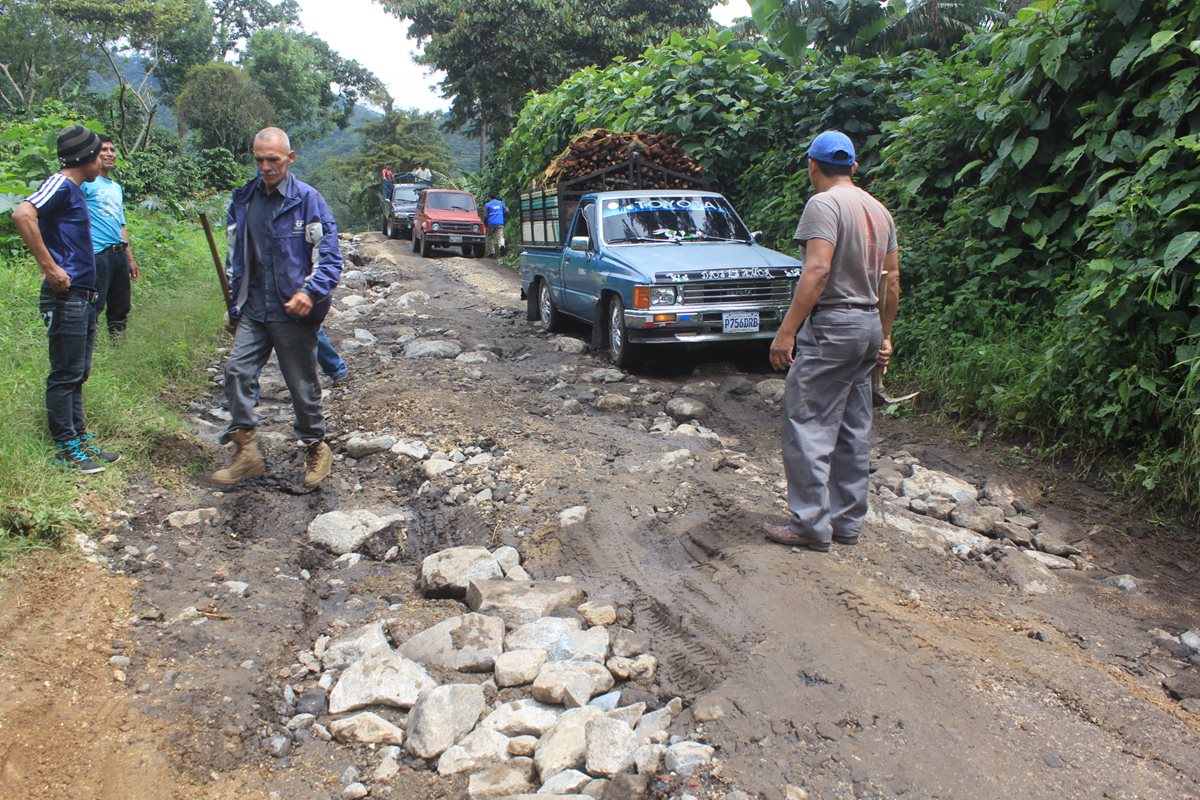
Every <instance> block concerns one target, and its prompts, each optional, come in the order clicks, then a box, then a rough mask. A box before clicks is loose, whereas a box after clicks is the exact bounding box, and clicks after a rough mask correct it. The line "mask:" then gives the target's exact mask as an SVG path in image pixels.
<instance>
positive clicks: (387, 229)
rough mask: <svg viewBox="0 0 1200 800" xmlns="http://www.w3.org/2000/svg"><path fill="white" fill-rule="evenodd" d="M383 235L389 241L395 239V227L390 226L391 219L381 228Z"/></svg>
mask: <svg viewBox="0 0 1200 800" xmlns="http://www.w3.org/2000/svg"><path fill="white" fill-rule="evenodd" d="M383 233H384V235H385V236H387V237H388V238H389V239H395V238H396V226H395V225H393V224H392V218H391V217H388V218H387V223H386V224H385V225H384V226H383Z"/></svg>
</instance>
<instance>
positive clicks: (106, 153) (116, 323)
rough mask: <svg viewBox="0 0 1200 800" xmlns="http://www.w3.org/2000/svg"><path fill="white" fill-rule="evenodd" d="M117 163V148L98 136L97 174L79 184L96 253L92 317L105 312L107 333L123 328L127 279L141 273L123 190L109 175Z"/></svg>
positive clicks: (127, 289) (126, 308)
mask: <svg viewBox="0 0 1200 800" xmlns="http://www.w3.org/2000/svg"><path fill="white" fill-rule="evenodd" d="M116 163H117V148H116V147H115V146H114V145H113V140H112V139H110V138H108V137H107V136H101V137H100V175H99V176H98V177H97V178H96V180H94V181H90V182H88V183H85V184H83V186H80V187H79V188H80V189H82V190H83V196H84V197H86V198H87V204H88V212H89V214H90V215H91V218H92V250H93V251H95V254H96V294H97V299H96V317H97V318H99V316H100V315H101V314H103V313H106V309H107V316H106V321H107V327H108V335H109V336H116V335H119V334H122V333H124V332H125V327H126V326H127V325H128V321H129V308H130V305H131V303H130V281H136V280H137V279H138V278H140V277H141V274H142V273H141V270H139V269H138V265H137V261H135V260H134V258H133V251H132V250H131V249H130V248H129V232H128V230H126V228H125V191H124V190H123V189H122V188H121V184H119V183H117V182H116V181H114V180H113V179H112V178H110V177H109V175H111V174H112V171H113V167H114V166H115V165H116Z"/></svg>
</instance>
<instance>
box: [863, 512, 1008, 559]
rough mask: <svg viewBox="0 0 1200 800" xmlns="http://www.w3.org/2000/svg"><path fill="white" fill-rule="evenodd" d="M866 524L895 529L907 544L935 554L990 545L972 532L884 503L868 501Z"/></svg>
mask: <svg viewBox="0 0 1200 800" xmlns="http://www.w3.org/2000/svg"><path fill="white" fill-rule="evenodd" d="M866 522H867V524H868V525H875V526H888V527H892V528H895V529H896V530H898V531H900V532H902V533H906V534H908V535H909V543H910V544H913V545H916V546H917V547H924V548H926V549H930V550H934V551H937V552H944V551H945V550H947V549H950V548H953V547H957V546H958V545H960V544H961V545H966V546H967V547H970V548H972V549H976V550H983V549H985V548H986V547H987V546H988V542H989V541H990V540H989V539H988V538H987V537H986V536H981V535H979V534H978V533H975V532H974V531H968V530H966V529H964V528H959V527H957V526H955V525H951V524H950V523H949V522H942V521H941V520H937V519H934V518H933V517H926V516H922V515H920V514H914V513H912V512H911V511H909V510H908V509H906V508H903V507H901V506H899V505H897V504H896V503H892V502H888V501H886V500H875V499H873V500H872V501H871V504H870V506H869V507H868V508H867V519H866Z"/></svg>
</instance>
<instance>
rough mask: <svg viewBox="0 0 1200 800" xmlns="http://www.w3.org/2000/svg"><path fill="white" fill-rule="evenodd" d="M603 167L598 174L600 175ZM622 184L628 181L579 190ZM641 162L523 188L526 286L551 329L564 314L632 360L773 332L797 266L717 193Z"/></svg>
mask: <svg viewBox="0 0 1200 800" xmlns="http://www.w3.org/2000/svg"><path fill="white" fill-rule="evenodd" d="M601 173H605V174H601ZM584 183H587V185H591V186H594V185H597V183H600V184H602V185H612V184H614V183H624V184H625V185H627V186H629V188H622V189H614V190H609V191H590V192H584V191H578V190H575V189H573V187H574V186H578V185H581V184H584ZM671 184H674V185H676V186H678V185H681V184H683V185H688V184H690V185H694V186H702V185H703V183H702V182H701V181H697V180H695V179H692V178H689V177H687V176H684V175H681V174H679V173H675V172H671V171H670V170H667V169H665V168H662V167H658V166H657V165H654V164H651V163H648V162H643V161H640V160H639V159H638V158H637V156H636V155H635V156H634V158H633V159H631V160H630V162H627V163H622V164H617V165H614V166H612V167H609V168H607V169H605V170H602V171H601V172H600V173H592V174H590V175H587V176H583V177H581V178H579V179H577V180H574V181H568V182H565V183H560V184H558V186H556V187H555V188H554V189H548V190H533V191H529V192H524V193H522V194H521V197H520V205H519V210H520V215H521V238H522V246H521V248H522V249H521V255H520V267H521V293H522V296H523V297H524V298H525V300H526V303H527V314H526V316H527V318H528V319H529V320H530V321H540V323H541V326H542V328H543V329H544V330H547V331H557V330H560V329H561V327H562V323H563V319H564V317H565V316H570V317H574V318H577V319H579V320H582V321H584V322H586V323H590V324H591V325H592V342H593V346H595V347H597V348H607V349H608V351H609V357H610V359H611V361H612V362H613V363H614V364H616V365H617V366H621V367H628V366H633V365H635V364H636V363H637V361H638V360H639V358H640V356H641V355H642V354H643V348H645V347H648V346H655V347H657V346H666V345H672V344H674V345H679V344H702V343H707V342H736V341H753V340H762V339H772V338H774V336H775V332H776V330H777V329H778V328H779V325H780V323H781V322H782V321H783V316H784V314H785V313H786V311H787V308H788V305H789V304H790V303H791V300H792V293H793V292H794V291H795V287H796V281H797V280H798V278H799V277H800V268H801V263H800V262H799V261H797V260H796V259H794V258H792V257H790V256H787V255H784V254H783V253H778V252H776V251H774V250H769V249H767V248H766V247H763V246H762V245H761V244H759V242H760V240H761V238H762V236H761V234H760V233H758V232H755V233H751V232H750V231H749V230H748V229H747V227H746V225H745V223H743V222H742V220H741V218H740V217H739V216H738V215H737V212H736V211H734V209H733V207H732V206H731V205H730V203H729V201H728V200H726V199H725V198H724V197H723V196H722V195H720V194H718V193H716V192H711V191H705V190H704V189H701V188H696V189H690V188H685V189H655V188H652V187H653V186H655V185H671Z"/></svg>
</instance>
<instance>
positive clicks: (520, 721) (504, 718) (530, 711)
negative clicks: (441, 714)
mask: <svg viewBox="0 0 1200 800" xmlns="http://www.w3.org/2000/svg"><path fill="white" fill-rule="evenodd" d="M561 715H562V709H561V708H556V707H554V706H548V705H546V704H545V703H539V702H538V701H537V700H513V701H512V702H510V703H503V704H501V705H499V706H496V710H495V711H493V712H492V713H491V714H488V715H487V716H486V717H484V718H483V721H482V722H480V723H479V729H480V730H493V731H498V732H500V733H503V734H504V735H505V736H541V735H542V734H543V733H545V732H546V731H548V730H550V729H551V728H553V727H554V724H555V723H556V722H558V718H559V716H561Z"/></svg>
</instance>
